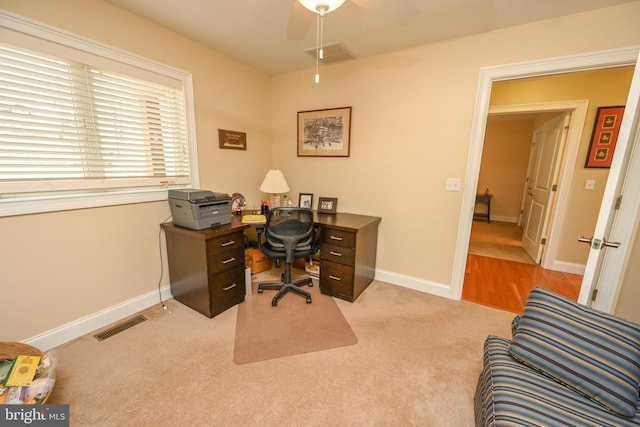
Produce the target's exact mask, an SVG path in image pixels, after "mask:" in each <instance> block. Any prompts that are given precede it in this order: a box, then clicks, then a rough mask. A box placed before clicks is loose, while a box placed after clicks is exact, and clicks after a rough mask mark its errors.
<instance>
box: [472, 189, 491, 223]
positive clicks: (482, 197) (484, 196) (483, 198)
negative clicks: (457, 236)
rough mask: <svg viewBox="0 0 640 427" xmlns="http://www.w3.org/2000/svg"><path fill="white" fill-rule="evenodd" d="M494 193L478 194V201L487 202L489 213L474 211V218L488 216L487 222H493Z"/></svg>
mask: <svg viewBox="0 0 640 427" xmlns="http://www.w3.org/2000/svg"><path fill="white" fill-rule="evenodd" d="M492 197H493V194H476V203H478V202H479V203H486V204H487V213H475V212H474V213H473V216H474V218H476V217H477V218H487V222H488V223H491V198H492Z"/></svg>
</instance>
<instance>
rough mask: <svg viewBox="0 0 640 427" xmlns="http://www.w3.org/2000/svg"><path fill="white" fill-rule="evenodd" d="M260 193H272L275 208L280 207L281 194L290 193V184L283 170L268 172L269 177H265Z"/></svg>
mask: <svg viewBox="0 0 640 427" xmlns="http://www.w3.org/2000/svg"><path fill="white" fill-rule="evenodd" d="M260 191H262V192H263V193H271V194H272V195H273V207H274V208H277V207H279V206H280V194H282V193H286V192H288V191H289V184H287V180H286V179H285V178H284V175H283V174H282V171H281V170H279V169H271V170H269V171H268V172H267V176H265V177H264V181H262V185H261V186H260Z"/></svg>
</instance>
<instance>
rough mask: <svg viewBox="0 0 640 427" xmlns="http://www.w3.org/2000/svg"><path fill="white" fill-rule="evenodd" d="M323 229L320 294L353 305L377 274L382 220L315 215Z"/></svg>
mask: <svg viewBox="0 0 640 427" xmlns="http://www.w3.org/2000/svg"><path fill="white" fill-rule="evenodd" d="M314 221H315V223H316V224H318V225H319V226H320V292H322V293H323V294H327V295H331V296H334V297H337V298H341V299H344V300H347V301H350V302H353V301H355V300H356V298H358V296H359V295H360V294H361V293H362V291H364V290H365V289H366V287H367V286H369V284H370V283H371V282H372V281H373V277H374V276H375V273H376V253H377V249H378V225H379V224H380V221H381V218H379V217H375V216H367V215H357V214H350V213H341V212H338V213H336V214H335V215H329V214H318V213H317V212H316V213H315V216H314Z"/></svg>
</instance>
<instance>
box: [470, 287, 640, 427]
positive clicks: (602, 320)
mask: <svg viewBox="0 0 640 427" xmlns="http://www.w3.org/2000/svg"><path fill="white" fill-rule="evenodd" d="M512 332H513V336H512V338H511V340H508V339H505V338H500V337H496V336H489V337H487V339H486V341H485V345H484V366H483V370H482V373H481V374H480V378H479V380H478V385H477V388H476V394H475V399H474V406H475V422H476V426H616V427H617V426H640V404H639V400H640V397H639V394H640V390H639V388H640V325H638V324H635V323H632V322H629V321H626V320H623V319H621V318H618V317H615V316H611V315H608V314H605V313H601V312H598V311H596V310H593V309H590V308H587V307H585V306H582V305H580V304H577V303H576V302H574V301H571V300H569V299H567V298H564V297H562V296H560V295H558V294H555V293H553V292H551V291H549V290H546V289H544V288H540V287H537V288H535V289H534V290H533V291H532V292H531V294H530V295H529V298H528V300H527V303H526V305H525V310H524V313H523V314H522V316H516V318H515V319H514V322H513V324H512Z"/></svg>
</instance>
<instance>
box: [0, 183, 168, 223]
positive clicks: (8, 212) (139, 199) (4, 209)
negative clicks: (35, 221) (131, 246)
mask: <svg viewBox="0 0 640 427" xmlns="http://www.w3.org/2000/svg"><path fill="white" fill-rule="evenodd" d="M167 194H168V191H167V189H138V190H128V191H119V192H113V193H108V194H105V193H101V194H96V193H85V194H74V195H61V196H42V197H30V198H19V199H18V198H15V199H2V198H0V217H7V216H16V215H28V214H36V213H46V212H59V211H66V210H74V209H87V208H98V207H106V206H116V205H126V204H133V203H146V202H157V201H162V200H167Z"/></svg>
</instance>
